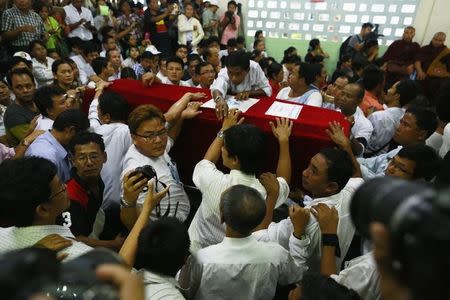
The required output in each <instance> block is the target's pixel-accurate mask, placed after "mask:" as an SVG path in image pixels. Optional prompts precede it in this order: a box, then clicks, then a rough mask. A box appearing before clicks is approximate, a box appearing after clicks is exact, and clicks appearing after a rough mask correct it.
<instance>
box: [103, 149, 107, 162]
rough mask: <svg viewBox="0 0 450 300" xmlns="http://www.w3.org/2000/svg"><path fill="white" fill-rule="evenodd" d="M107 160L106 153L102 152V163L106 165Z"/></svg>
mask: <svg viewBox="0 0 450 300" xmlns="http://www.w3.org/2000/svg"><path fill="white" fill-rule="evenodd" d="M107 160H108V154H107V153H106V151H104V152H103V161H102V162H103V163H106V161H107Z"/></svg>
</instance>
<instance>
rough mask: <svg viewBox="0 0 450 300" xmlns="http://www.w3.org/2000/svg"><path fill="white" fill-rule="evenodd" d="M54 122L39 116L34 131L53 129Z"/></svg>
mask: <svg viewBox="0 0 450 300" xmlns="http://www.w3.org/2000/svg"><path fill="white" fill-rule="evenodd" d="M54 122H55V121H53V120H52V119H50V118H47V117H44V116H43V115H39V117H38V118H37V120H36V123H37V124H36V128H35V129H34V130H44V131H47V130H50V129H52V128H53V123H54Z"/></svg>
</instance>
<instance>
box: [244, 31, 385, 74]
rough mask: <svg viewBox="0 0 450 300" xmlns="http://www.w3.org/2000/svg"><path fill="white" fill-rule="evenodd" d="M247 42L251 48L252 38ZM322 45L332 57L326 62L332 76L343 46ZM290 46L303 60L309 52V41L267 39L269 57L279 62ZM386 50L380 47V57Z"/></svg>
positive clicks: (324, 43)
mask: <svg viewBox="0 0 450 300" xmlns="http://www.w3.org/2000/svg"><path fill="white" fill-rule="evenodd" d="M247 40H248V41H249V42H248V43H247V45H248V46H249V48H251V46H252V43H253V39H251V37H247ZM320 43H321V45H322V49H323V50H324V51H326V52H327V53H328V54H329V55H330V58H328V59H326V60H325V65H326V67H327V71H328V74H331V73H332V72H334V70H335V69H336V63H337V58H338V57H339V47H340V46H341V44H339V43H334V42H320ZM290 46H294V47H295V48H297V51H298V53H299V54H300V55H301V56H302V58H304V57H305V54H306V52H307V50H308V46H309V41H305V40H292V39H275V38H266V50H267V53H268V55H269V56H272V57H274V58H275V59H276V60H277V61H281V59H282V58H283V52H284V50H285V49H287V48H289V47H290ZM386 48H387V47H386V46H380V56H381V55H383V54H384V52H385V51H386Z"/></svg>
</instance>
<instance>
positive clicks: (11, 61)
mask: <svg viewBox="0 0 450 300" xmlns="http://www.w3.org/2000/svg"><path fill="white" fill-rule="evenodd" d="M19 63H24V64H26V65H27V67H28V68H29V69H30V70H32V69H33V62H32V61H31V60H27V59H25V58H23V57H21V56H13V57H11V58H10V59H9V66H8V69H10V70H11V69H12V68H13V67H14V66H16V65H18V64H19Z"/></svg>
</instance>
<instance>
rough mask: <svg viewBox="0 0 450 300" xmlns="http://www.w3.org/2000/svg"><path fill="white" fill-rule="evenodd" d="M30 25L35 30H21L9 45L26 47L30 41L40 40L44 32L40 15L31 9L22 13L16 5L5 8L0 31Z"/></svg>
mask: <svg viewBox="0 0 450 300" xmlns="http://www.w3.org/2000/svg"><path fill="white" fill-rule="evenodd" d="M25 25H31V26H33V27H34V28H35V32H22V33H20V34H19V35H18V36H17V38H16V39H15V40H12V41H11V45H13V46H16V47H28V45H29V44H30V42H31V41H33V40H40V39H41V37H42V34H43V33H44V23H43V22H42V19H41V17H40V16H39V15H38V14H37V13H35V12H34V11H32V10H28V12H26V13H24V12H22V11H20V10H19V9H18V8H17V6H15V5H14V6H13V7H12V8H10V9H7V10H5V11H4V13H3V18H2V26H1V31H2V32H5V31H12V30H15V29H16V28H18V27H21V26H25Z"/></svg>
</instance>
